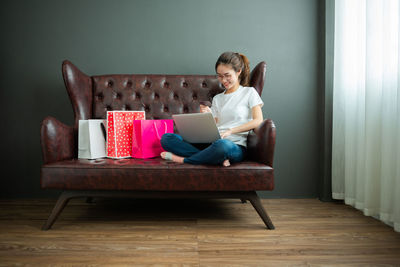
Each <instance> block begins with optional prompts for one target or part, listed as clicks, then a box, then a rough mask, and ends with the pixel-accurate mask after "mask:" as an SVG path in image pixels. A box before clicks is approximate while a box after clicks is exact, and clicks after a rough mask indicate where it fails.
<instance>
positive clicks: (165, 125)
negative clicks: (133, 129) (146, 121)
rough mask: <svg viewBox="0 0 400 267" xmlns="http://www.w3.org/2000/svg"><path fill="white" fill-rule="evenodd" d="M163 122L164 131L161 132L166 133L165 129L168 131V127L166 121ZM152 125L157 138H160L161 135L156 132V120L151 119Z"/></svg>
mask: <svg viewBox="0 0 400 267" xmlns="http://www.w3.org/2000/svg"><path fill="white" fill-rule="evenodd" d="M163 122H164V133H163V134H166V133H167V131H168V129H167V123H166V122H165V121H163ZM153 127H154V130H156V135H157V138H158V140H161V136H160V134H159V133H158V130H157V126H156V122H155V121H153Z"/></svg>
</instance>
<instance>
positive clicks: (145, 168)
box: [41, 158, 274, 191]
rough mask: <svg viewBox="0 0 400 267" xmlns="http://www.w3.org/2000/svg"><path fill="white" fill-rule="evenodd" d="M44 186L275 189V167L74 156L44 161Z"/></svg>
mask: <svg viewBox="0 0 400 267" xmlns="http://www.w3.org/2000/svg"><path fill="white" fill-rule="evenodd" d="M41 172H42V175H41V186H42V188H52V189H63V190H66V189H70V190H139V191H140V190H141V191H161V190H169V191H254V190H273V187H274V184H273V168H271V167H269V166H266V165H264V164H260V163H256V162H248V161H247V162H246V161H245V162H241V163H238V164H233V165H231V166H230V167H222V166H208V165H190V164H178V163H174V162H172V161H166V160H163V159H161V158H154V159H120V160H113V159H97V160H86V159H71V160H64V161H58V162H53V163H49V164H44V165H42V169H41Z"/></svg>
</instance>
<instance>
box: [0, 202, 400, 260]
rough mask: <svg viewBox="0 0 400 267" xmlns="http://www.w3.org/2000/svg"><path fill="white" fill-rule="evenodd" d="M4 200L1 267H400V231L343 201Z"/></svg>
mask: <svg viewBox="0 0 400 267" xmlns="http://www.w3.org/2000/svg"><path fill="white" fill-rule="evenodd" d="M95 201H96V202H95V203H91V204H88V203H86V202H85V201H84V200H83V199H77V200H73V201H71V202H70V203H69V205H68V206H67V207H66V208H65V210H64V211H63V213H62V214H61V216H60V218H59V219H58V221H56V223H55V224H54V226H53V229H52V230H49V231H41V230H40V228H41V226H42V224H43V223H44V221H45V220H46V219H47V216H48V215H49V213H50V211H51V209H52V207H53V205H54V203H55V201H54V200H0V266H20V265H29V266H43V265H52V266H54V265H64V266H65V265H67V266H72V265H73V266H77V265H85V266H87V265H91V266H94V265H96V266H97V265H103V266H116V265H118V266H136V265H139V266H148V265H157V266H182V265H183V266H400V234H399V233H396V232H394V231H393V229H392V228H391V227H389V226H386V225H385V224H383V223H381V222H379V221H377V220H375V219H373V218H371V217H365V216H363V215H362V214H361V213H360V212H359V211H357V210H355V209H353V208H351V207H349V206H346V205H343V204H340V203H323V202H320V201H319V200H316V199H272V200H263V204H264V207H265V208H266V210H267V212H268V213H269V215H270V217H271V219H272V221H273V222H274V224H275V227H276V229H275V230H266V228H265V226H264V224H263V222H262V221H261V219H260V218H259V217H258V215H257V213H256V211H255V210H254V209H253V207H252V206H251V204H250V203H246V204H242V203H241V202H240V200H235V199H233V200H184V201H182V200H181V201H180V200H150V201H149V200H147V201H145V200H134V199H126V200H121V199H119V200H115V199H99V200H95Z"/></svg>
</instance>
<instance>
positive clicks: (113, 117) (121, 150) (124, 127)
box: [107, 111, 145, 159]
mask: <svg viewBox="0 0 400 267" xmlns="http://www.w3.org/2000/svg"><path fill="white" fill-rule="evenodd" d="M144 119H145V112H144V111H107V157H108V158H115V159H119V158H129V157H131V156H132V130H133V121H134V120H144Z"/></svg>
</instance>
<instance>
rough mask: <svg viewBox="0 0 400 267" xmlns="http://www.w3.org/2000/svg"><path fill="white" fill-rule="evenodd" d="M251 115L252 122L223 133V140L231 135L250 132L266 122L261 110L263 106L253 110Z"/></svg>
mask: <svg viewBox="0 0 400 267" xmlns="http://www.w3.org/2000/svg"><path fill="white" fill-rule="evenodd" d="M251 115H252V118H253V119H252V120H251V121H249V122H247V123H245V124H242V125H239V126H237V127H233V128H231V129H229V130H227V131H225V132H222V133H221V138H225V137H227V136H229V135H231V134H235V133H241V132H247V131H250V130H252V129H254V128H257V127H258V126H259V125H260V124H261V123H262V122H263V120H264V118H263V114H262V110H261V105H257V106H255V107H253V108H252V109H251Z"/></svg>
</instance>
